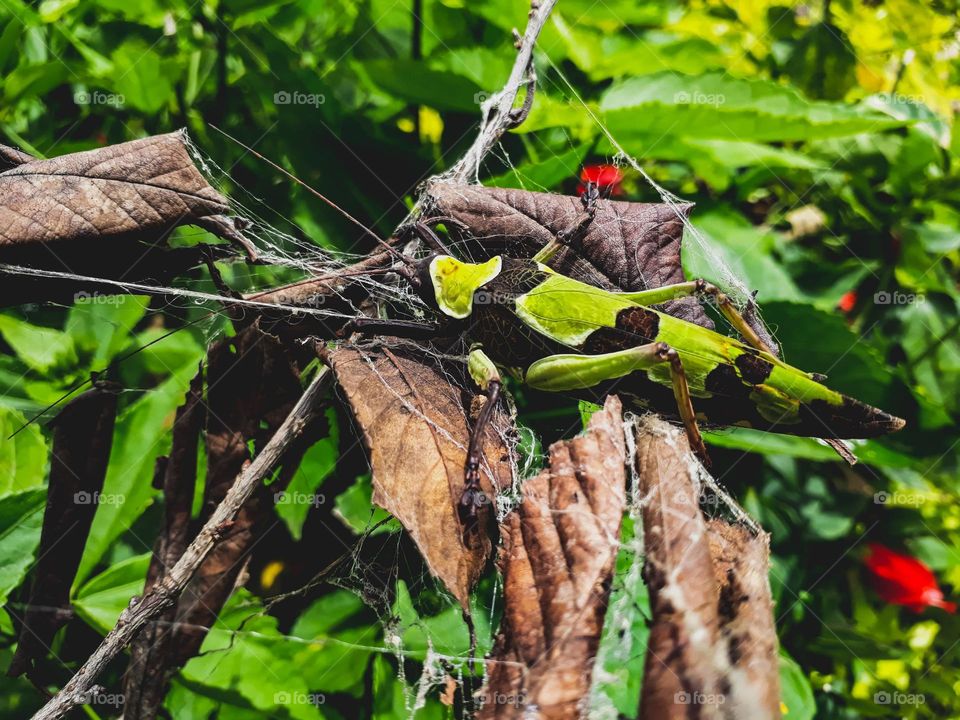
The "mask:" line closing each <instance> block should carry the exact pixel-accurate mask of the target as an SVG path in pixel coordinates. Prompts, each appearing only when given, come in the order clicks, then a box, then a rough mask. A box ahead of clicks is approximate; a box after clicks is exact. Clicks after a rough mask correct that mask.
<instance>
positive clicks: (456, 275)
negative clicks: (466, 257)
mask: <svg viewBox="0 0 960 720" xmlns="http://www.w3.org/2000/svg"><path fill="white" fill-rule="evenodd" d="M502 269H503V259H502V258H501V257H499V256H496V257H493V258H491V259H490V260H488V261H486V262H483V263H468V262H462V261H460V260H457V259H456V258H455V257H451V256H450V255H431V256H429V257H426V258H424V259H423V260H421V261H420V262H419V263H418V267H417V277H418V280H419V281H420V287H419V291H420V294H421V296H422V297H423V299H424V301H426V302H427V303H428V304H429V305H430V306H431V307H434V308H436V309H437V310H439V311H440V312H442V313H443V314H444V315H447V316H449V317H452V318H455V319H457V320H463V319H464V318H467V317H469V316H470V314H471V313H472V312H473V296H474V293H476V292H477V290H479V289H480V288H481V287H482V286H483V285H485V284H486V283H488V282H490V281H491V280H493V279H494V278H495V277H497V275H499V274H500V271H501V270H502Z"/></svg>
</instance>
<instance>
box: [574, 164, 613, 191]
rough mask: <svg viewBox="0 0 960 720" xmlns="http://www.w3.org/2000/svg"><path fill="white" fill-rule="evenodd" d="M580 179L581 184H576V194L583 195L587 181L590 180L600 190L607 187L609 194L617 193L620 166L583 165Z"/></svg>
mask: <svg viewBox="0 0 960 720" xmlns="http://www.w3.org/2000/svg"><path fill="white" fill-rule="evenodd" d="M580 180H581V184H580V185H578V186H577V195H583V193H584V191H585V190H586V189H587V188H586V183H588V182H592V183H593V184H594V185H596V186H597V187H598V188H600V190H607V189H609V192H610V194H611V195H619V194H620V193H621V189H620V183H622V182H623V173H622V172H621V171H620V168H618V167H615V166H613V165H585V166H584V168H583V170H582V171H581V172H580Z"/></svg>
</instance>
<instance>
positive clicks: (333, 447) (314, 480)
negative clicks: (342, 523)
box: [274, 409, 340, 540]
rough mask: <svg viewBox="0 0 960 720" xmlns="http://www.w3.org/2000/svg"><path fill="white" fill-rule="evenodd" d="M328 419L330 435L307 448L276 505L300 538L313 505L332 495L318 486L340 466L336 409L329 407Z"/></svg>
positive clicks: (324, 500)
mask: <svg viewBox="0 0 960 720" xmlns="http://www.w3.org/2000/svg"><path fill="white" fill-rule="evenodd" d="M327 423H328V426H329V428H330V432H329V434H328V436H327V437H325V438H323V439H322V440H320V441H318V442H316V443H314V444H313V445H312V446H311V447H310V449H309V450H307V453H306V455H304V457H303V460H302V461H301V462H300V466H299V467H298V468H297V472H296V473H295V474H294V476H293V478H292V479H291V480H290V483H289V484H288V485H287V488H286V490H285V491H284V492H283V494H282V495H281V496H280V497H278V498H277V501H276V502H275V505H274V506H275V507H276V510H277V515H279V516H280V517H281V518H282V519H283V522H284V523H285V524H286V526H287V529H288V530H290V534H291V535H292V536H293V537H294V539H296V540H299V539H300V537H301V534H302V531H303V523H304V521H305V520H306V519H307V514H308V513H309V512H310V509H311V508H313V507H316V506H317V505H321V504H323V503H325V502H327V500H328V499H329V498H327V497H326V496H324V495H323V494H321V493H318V492H317V490H318V489H319V488H320V486H321V485H323V481H324V479H325V478H326V477H327V475H329V474H330V473H331V472H333V470H334V469H335V468H336V465H337V459H338V457H339V455H340V453H339V450H338V446H339V443H340V431H339V429H338V425H337V416H336V413H335V412H334V411H333V409H330V410H328V411H327ZM338 500H339V498H338ZM338 507H339V506H338Z"/></svg>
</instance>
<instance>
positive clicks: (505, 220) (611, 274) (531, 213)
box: [424, 183, 713, 328]
mask: <svg viewBox="0 0 960 720" xmlns="http://www.w3.org/2000/svg"><path fill="white" fill-rule="evenodd" d="M692 207H693V206H692V205H684V206H682V212H683V213H684V214H686V213H688V212H689V211H690V209H691V208H692ZM582 211H583V206H582V205H581V203H580V198H577V197H574V196H571V195H555V194H552V193H540V192H530V191H527V190H513V189H506V188H492V187H491V188H487V187H482V186H479V185H452V184H449V183H435V184H433V185H431V186H430V189H429V195H428V204H427V211H426V214H425V216H424V217H425V218H430V217H437V216H448V217H452V218H455V219H456V220H458V221H460V222H461V223H464V224H465V225H466V226H467V228H469V233H470V235H472V236H473V237H475V238H478V239H479V240H480V242H482V244H483V248H484V250H485V251H487V252H490V253H500V252H502V253H506V254H510V255H518V254H523V255H532V254H533V253H535V252H536V251H537V250H539V249H540V248H541V247H543V246H544V245H545V244H546V243H547V242H549V241H550V240H551V239H552V238H554V237H555V236H556V234H557V233H558V232H559V231H561V230H566V229H568V228H569V227H570V226H571V224H572V223H573V222H574V220H575V219H576V217H577V216H578V215H579V214H580V213H581V212H582ZM682 237H683V223H682V222H681V221H680V219H679V218H678V217H677V215H676V213H675V212H674V211H673V209H672V208H670V206H668V205H666V204H664V203H633V202H622V201H617V200H601V201H600V202H599V204H598V206H597V213H596V215H595V216H594V219H593V221H592V222H591V224H590V226H589V228H588V230H587V233H586V235H585V236H584V237H583V239H582V241H581V242H582V251H581V252H580V253H574V252H571V251H569V250H566V249H564V250H562V251H561V252H560V253H558V254H557V256H556V257H555V258H554V260H552V261H551V262H550V265H551V266H552V267H553V268H554V269H556V270H557V271H558V272H562V273H564V274H566V275H570V276H572V277H576V278H578V279H581V280H583V281H584V282H589V283H591V284H593V285H597V286H598V287H603V288H606V289H608V290H614V289H620V290H644V289H646V288H651V287H661V286H663V285H670V284H672V283H678V282H683V281H684V279H685V278H684V275H683V268H682V267H681V265H680V241H681V239H682ZM665 307H666V308H667V309H668V310H669V311H670V312H671V313H672V314H674V315H676V316H677V317H680V318H682V319H684V320H689V321H690V322H695V323H697V324H698V325H703V326H704V327H711V328H712V327H713V323H712V322H710V320H709V319H708V318H707V316H706V315H705V314H704V312H703V310H702V309H701V307H700V305H699V304H698V303H697V302H696V300H694V299H692V298H686V299H683V300H676V301H673V302H671V303H667V304H666V305H665Z"/></svg>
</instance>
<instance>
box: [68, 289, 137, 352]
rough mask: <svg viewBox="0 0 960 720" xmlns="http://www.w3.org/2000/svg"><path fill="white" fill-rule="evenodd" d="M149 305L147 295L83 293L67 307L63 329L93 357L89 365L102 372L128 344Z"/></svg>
mask: <svg viewBox="0 0 960 720" xmlns="http://www.w3.org/2000/svg"><path fill="white" fill-rule="evenodd" d="M78 295H79V294H78ZM149 305H150V298H148V297H146V296H138V295H89V294H85V295H84V296H81V297H78V298H77V299H76V300H75V302H74V304H73V306H72V307H71V308H70V312H69V313H68V315H67V324H66V328H65V330H66V332H67V334H69V335H70V336H71V337H72V338H73V341H74V345H75V346H76V348H77V350H78V351H85V352H87V353H90V354H91V355H92V357H91V359H90V362H89V364H90V366H91V367H93V368H94V369H96V370H101V369H103V368H105V367H106V366H107V363H108V362H109V361H110V360H111V359H112V358H113V356H114V355H116V354H117V353H118V352H119V351H120V350H122V349H123V347H124V346H125V345H126V344H127V343H129V341H130V338H129V336H130V331H131V330H133V328H134V326H135V325H136V324H137V323H138V322H139V321H140V319H141V318H142V317H143V316H144V314H145V313H146V312H147V307H148V306H149Z"/></svg>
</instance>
